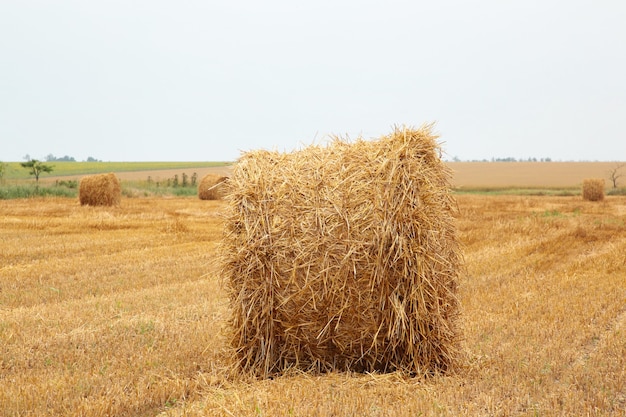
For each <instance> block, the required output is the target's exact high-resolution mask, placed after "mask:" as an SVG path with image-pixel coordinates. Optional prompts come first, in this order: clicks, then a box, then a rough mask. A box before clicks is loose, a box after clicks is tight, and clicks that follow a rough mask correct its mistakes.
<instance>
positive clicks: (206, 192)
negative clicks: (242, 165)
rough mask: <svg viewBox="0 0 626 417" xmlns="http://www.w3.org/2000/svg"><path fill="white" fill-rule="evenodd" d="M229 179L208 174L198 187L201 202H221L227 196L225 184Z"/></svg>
mask: <svg viewBox="0 0 626 417" xmlns="http://www.w3.org/2000/svg"><path fill="white" fill-rule="evenodd" d="M227 180H228V177H224V176H221V175H216V174H207V175H205V176H204V177H202V179H201V180H200V184H199V185H198V197H199V198H200V200H221V199H222V198H223V197H224V194H225V187H224V185H225V182H226V181H227Z"/></svg>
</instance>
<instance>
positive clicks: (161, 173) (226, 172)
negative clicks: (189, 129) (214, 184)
mask: <svg viewBox="0 0 626 417" xmlns="http://www.w3.org/2000/svg"><path fill="white" fill-rule="evenodd" d="M231 170H232V167H230V166H220V167H207V168H176V169H160V170H148V171H128V172H115V175H117V177H118V178H119V179H120V180H123V181H124V180H126V181H141V180H147V179H148V177H150V178H151V179H152V180H153V181H160V180H166V179H168V178H173V177H174V175H178V176H179V177H181V176H182V174H183V173H186V174H187V175H189V176H191V175H193V173H194V172H195V173H196V174H198V178H202V177H204V176H205V175H206V174H217V175H222V176H225V177H227V176H230V172H231ZM84 176H85V175H65V176H57V177H47V178H43V177H42V178H41V182H54V181H57V180H59V181H60V180H63V181H67V180H79V179H81V178H82V177H84Z"/></svg>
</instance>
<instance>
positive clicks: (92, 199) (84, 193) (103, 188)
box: [78, 173, 122, 206]
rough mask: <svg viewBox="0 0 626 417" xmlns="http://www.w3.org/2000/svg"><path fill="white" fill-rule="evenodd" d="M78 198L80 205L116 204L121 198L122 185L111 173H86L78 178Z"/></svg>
mask: <svg viewBox="0 0 626 417" xmlns="http://www.w3.org/2000/svg"><path fill="white" fill-rule="evenodd" d="M78 199H79V201H80V204H81V205H89V206H117V205H119V204H120V201H121V199H122V185H121V184H120V180H119V179H118V178H117V177H116V176H115V174H113V173H110V174H96V175H87V176H85V177H83V178H82V179H81V180H80V185H79V187H78Z"/></svg>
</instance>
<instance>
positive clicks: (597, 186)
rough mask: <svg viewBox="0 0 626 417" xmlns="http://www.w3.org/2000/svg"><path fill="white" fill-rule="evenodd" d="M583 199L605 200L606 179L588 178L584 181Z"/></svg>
mask: <svg viewBox="0 0 626 417" xmlns="http://www.w3.org/2000/svg"><path fill="white" fill-rule="evenodd" d="M583 200H587V201H602V200H604V180H603V179H602V178H587V179H585V180H584V181H583Z"/></svg>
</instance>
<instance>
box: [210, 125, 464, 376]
mask: <svg viewBox="0 0 626 417" xmlns="http://www.w3.org/2000/svg"><path fill="white" fill-rule="evenodd" d="M432 126H433V125H424V126H422V127H421V128H420V129H417V130H415V129H409V128H396V129H395V130H394V131H393V132H392V133H391V134H390V135H388V136H384V137H382V138H380V139H379V140H376V141H366V140H362V139H358V140H356V141H355V142H352V143H348V142H345V141H343V140H341V139H340V138H335V140H334V141H333V143H332V144H330V145H329V146H327V147H319V146H311V147H308V148H305V149H302V150H300V151H295V152H292V153H286V154H285V153H279V152H270V151H265V150H260V151H252V152H247V153H245V154H243V155H242V156H241V158H240V159H239V161H238V162H237V164H236V165H235V166H234V170H233V174H232V176H231V177H230V179H229V183H228V189H229V190H228V196H227V197H226V201H227V202H228V204H227V209H226V215H225V234H224V237H223V239H222V243H221V249H220V263H221V276H222V278H223V279H224V283H225V286H226V289H227V292H228V296H229V303H230V309H231V318H230V321H229V323H230V325H229V329H230V332H231V333H230V346H231V348H232V349H233V358H235V359H234V363H233V366H234V368H235V369H237V370H240V371H241V370H243V371H245V372H250V373H252V374H253V375H256V376H260V377H269V376H272V375H276V374H281V373H282V372H284V371H285V370H287V369H290V368H296V369H300V370H304V371H316V372H326V371H356V372H392V371H402V372H406V373H408V374H410V375H415V376H425V375H432V374H437V373H446V372H450V371H453V370H454V367H455V364H457V363H458V361H459V359H460V357H461V354H460V349H459V342H460V331H459V326H458V315H459V304H458V299H457V285H458V276H459V273H460V263H461V254H460V248H459V241H458V237H457V230H456V223H455V219H454V216H453V213H454V210H455V209H456V203H455V201H454V198H453V196H452V194H451V190H450V177H451V174H450V171H449V169H448V168H446V166H445V165H444V164H443V162H442V161H441V158H440V148H439V144H438V143H437V141H436V139H437V136H435V135H434V134H433V133H432Z"/></svg>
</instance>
